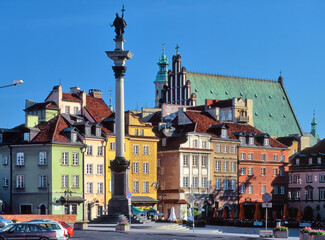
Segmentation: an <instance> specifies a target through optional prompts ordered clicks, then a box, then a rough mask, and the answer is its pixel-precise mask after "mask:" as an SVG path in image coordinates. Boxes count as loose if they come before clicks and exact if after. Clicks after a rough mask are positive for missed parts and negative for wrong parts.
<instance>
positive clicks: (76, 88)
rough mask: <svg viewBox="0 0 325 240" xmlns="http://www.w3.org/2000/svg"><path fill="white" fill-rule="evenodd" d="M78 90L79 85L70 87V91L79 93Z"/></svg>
mask: <svg viewBox="0 0 325 240" xmlns="http://www.w3.org/2000/svg"><path fill="white" fill-rule="evenodd" d="M79 92H80V87H71V88H70V93H73V94H79Z"/></svg>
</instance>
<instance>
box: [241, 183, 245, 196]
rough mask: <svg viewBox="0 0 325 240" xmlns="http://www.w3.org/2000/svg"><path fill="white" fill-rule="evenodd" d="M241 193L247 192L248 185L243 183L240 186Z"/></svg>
mask: <svg viewBox="0 0 325 240" xmlns="http://www.w3.org/2000/svg"><path fill="white" fill-rule="evenodd" d="M240 193H241V194H245V193H246V187H245V185H241V186H240Z"/></svg>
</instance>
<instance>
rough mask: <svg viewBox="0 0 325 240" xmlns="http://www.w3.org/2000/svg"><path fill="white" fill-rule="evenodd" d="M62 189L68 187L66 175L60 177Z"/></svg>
mask: <svg viewBox="0 0 325 240" xmlns="http://www.w3.org/2000/svg"><path fill="white" fill-rule="evenodd" d="M62 187H63V188H67V187H69V176H68V175H62Z"/></svg>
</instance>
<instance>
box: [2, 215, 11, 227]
mask: <svg viewBox="0 0 325 240" xmlns="http://www.w3.org/2000/svg"><path fill="white" fill-rule="evenodd" d="M11 223H13V222H12V221H11V220H8V219H5V218H3V217H1V216H0V228H3V227H4V226H7V225H8V224H11Z"/></svg>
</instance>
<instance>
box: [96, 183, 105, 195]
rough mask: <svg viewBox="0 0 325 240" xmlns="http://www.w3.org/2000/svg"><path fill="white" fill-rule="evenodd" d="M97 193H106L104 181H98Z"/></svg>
mask: <svg viewBox="0 0 325 240" xmlns="http://www.w3.org/2000/svg"><path fill="white" fill-rule="evenodd" d="M97 193H104V183H102V182H99V183H97Z"/></svg>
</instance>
